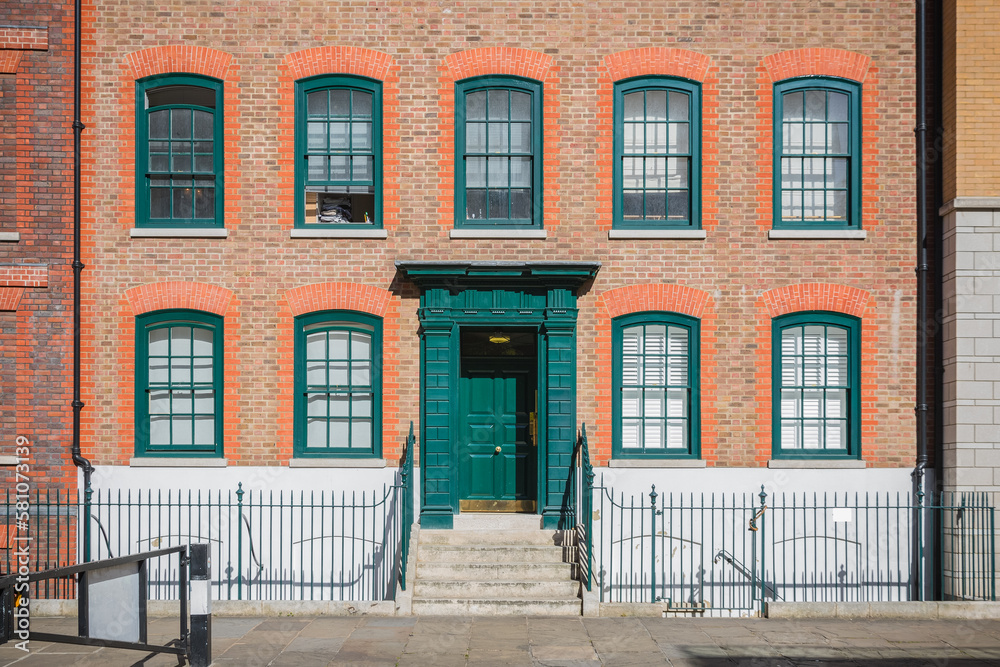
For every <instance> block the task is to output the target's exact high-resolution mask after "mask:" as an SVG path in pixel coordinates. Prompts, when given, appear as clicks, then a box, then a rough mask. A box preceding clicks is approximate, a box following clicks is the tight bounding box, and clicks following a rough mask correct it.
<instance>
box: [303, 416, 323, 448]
mask: <svg viewBox="0 0 1000 667" xmlns="http://www.w3.org/2000/svg"><path fill="white" fill-rule="evenodd" d="M326 435H327V426H326V420H325V419H308V420H306V447H326Z"/></svg>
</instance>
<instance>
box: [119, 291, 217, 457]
mask: <svg viewBox="0 0 1000 667" xmlns="http://www.w3.org/2000/svg"><path fill="white" fill-rule="evenodd" d="M222 346H223V319H222V318H221V317H219V316H218V315H212V314H211V313H204V312H200V311H194V310H162V311H156V312H153V313H147V314H145V315H140V316H139V317H137V318H136V326H135V397H136V398H135V440H136V445H135V453H136V456H184V457H219V456H222V405H223V403H222V400H223V396H222V378H223V375H222V372H223V366H222V360H223V349H222Z"/></svg>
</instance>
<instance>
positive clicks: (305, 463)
mask: <svg viewBox="0 0 1000 667" xmlns="http://www.w3.org/2000/svg"><path fill="white" fill-rule="evenodd" d="M385 466H386V463H385V459H337V458H330V459H320V458H316V459H290V460H289V461H288V467H289V468H384V467H385Z"/></svg>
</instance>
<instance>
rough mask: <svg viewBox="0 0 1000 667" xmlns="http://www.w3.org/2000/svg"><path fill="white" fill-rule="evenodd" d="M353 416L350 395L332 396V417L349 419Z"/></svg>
mask: <svg viewBox="0 0 1000 667" xmlns="http://www.w3.org/2000/svg"><path fill="white" fill-rule="evenodd" d="M350 414H351V397H350V395H348V394H330V416H331V417H347V416H349V415H350Z"/></svg>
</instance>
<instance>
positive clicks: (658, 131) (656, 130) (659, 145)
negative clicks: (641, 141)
mask: <svg viewBox="0 0 1000 667" xmlns="http://www.w3.org/2000/svg"><path fill="white" fill-rule="evenodd" d="M646 152H647V153H657V154H659V153H666V152H667V124H666V123H647V124H646Z"/></svg>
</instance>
